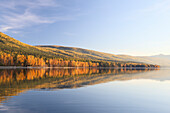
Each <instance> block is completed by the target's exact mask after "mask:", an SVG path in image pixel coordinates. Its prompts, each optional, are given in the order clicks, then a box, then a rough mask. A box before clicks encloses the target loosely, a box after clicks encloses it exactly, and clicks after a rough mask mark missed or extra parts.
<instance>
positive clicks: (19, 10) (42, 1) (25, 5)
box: [0, 0, 72, 32]
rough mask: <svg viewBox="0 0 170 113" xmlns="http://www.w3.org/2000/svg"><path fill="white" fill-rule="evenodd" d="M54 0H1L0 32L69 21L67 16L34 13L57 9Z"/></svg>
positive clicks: (57, 5)
mask: <svg viewBox="0 0 170 113" xmlns="http://www.w3.org/2000/svg"><path fill="white" fill-rule="evenodd" d="M60 6H61V5H59V4H58V3H56V1H55V0H3V1H2V2H1V4H0V15H1V16H0V31H2V32H6V31H9V30H16V29H22V28H25V27H29V26H33V25H36V24H47V23H54V22H56V21H63V20H70V19H72V17H69V16H64V17H63V16H56V15H55V16H49V15H48V16H47V15H43V16H42V15H41V14H40V13H38V14H37V13H35V11H39V12H41V11H43V10H44V8H48V9H49V8H56V9H57V8H58V7H60Z"/></svg>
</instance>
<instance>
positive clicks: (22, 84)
mask: <svg viewBox="0 0 170 113" xmlns="http://www.w3.org/2000/svg"><path fill="white" fill-rule="evenodd" d="M153 70H154V69H137V70H136V69H97V68H78V69H77V68H72V69H53V68H50V69H3V70H0V101H3V100H6V99H8V98H9V96H15V95H18V94H19V93H22V92H24V91H27V90H29V89H48V90H49V89H64V88H77V87H83V86H85V85H94V84H100V83H106V82H109V81H114V80H130V79H134V78H140V77H141V76H138V75H137V73H142V72H149V71H153Z"/></svg>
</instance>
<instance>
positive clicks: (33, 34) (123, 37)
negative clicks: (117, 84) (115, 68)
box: [0, 0, 170, 56]
mask: <svg viewBox="0 0 170 113" xmlns="http://www.w3.org/2000/svg"><path fill="white" fill-rule="evenodd" d="M0 15H1V16H0V31H1V32H4V33H6V34H8V35H10V36H13V37H14V38H16V39H18V40H20V41H22V42H24V43H27V44H31V45H40V44H48V45H51V44H52V45H63V46H72V47H81V48H86V49H92V50H97V51H102V52H108V53H113V54H128V55H136V56H140V55H143V56H144V55H155V54H160V53H162V54H170V0H0Z"/></svg>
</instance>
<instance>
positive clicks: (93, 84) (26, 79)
mask: <svg viewBox="0 0 170 113" xmlns="http://www.w3.org/2000/svg"><path fill="white" fill-rule="evenodd" d="M169 106H170V69H160V70H158V69H137V70H135V69H133V70H132V69H94V68H93V69H87V68H86V69H85V68H80V69H0V113H170V107H169Z"/></svg>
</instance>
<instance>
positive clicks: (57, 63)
mask: <svg viewBox="0 0 170 113" xmlns="http://www.w3.org/2000/svg"><path fill="white" fill-rule="evenodd" d="M0 66H25V67H26V66H35V67H36V66H39V67H159V66H158V65H150V64H145V63H132V62H127V63H125V62H113V61H90V60H84V61H83V60H74V59H72V60H68V59H62V58H43V57H35V56H33V55H20V54H16V55H11V54H7V53H0Z"/></svg>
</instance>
